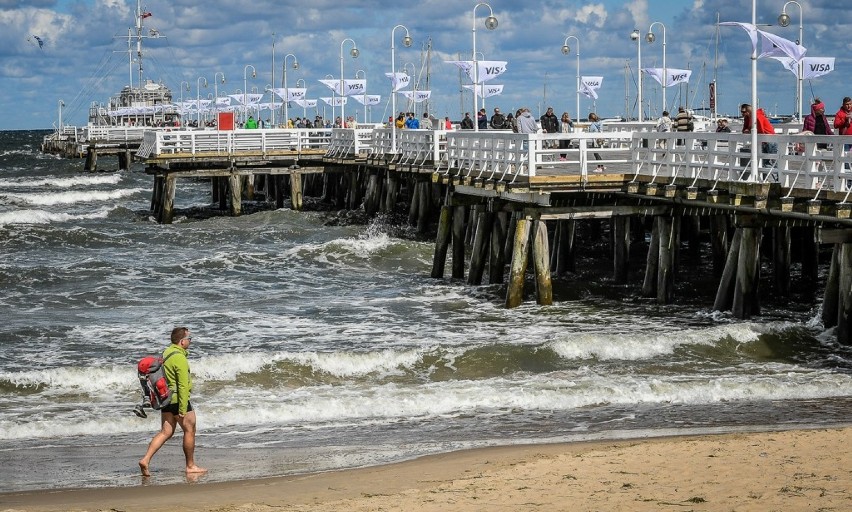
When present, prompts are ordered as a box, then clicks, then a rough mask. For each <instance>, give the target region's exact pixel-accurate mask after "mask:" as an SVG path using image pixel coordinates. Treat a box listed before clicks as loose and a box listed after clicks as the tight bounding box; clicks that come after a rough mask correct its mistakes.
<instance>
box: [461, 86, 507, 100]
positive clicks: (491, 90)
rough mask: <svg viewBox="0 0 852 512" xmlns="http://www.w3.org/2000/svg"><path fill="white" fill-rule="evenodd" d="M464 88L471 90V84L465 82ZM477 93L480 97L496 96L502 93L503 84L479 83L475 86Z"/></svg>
mask: <svg viewBox="0 0 852 512" xmlns="http://www.w3.org/2000/svg"><path fill="white" fill-rule="evenodd" d="M464 88H465V89H470V90H471V91H472V90H473V84H467V85H465V86H464ZM477 93H478V94H479V96H480V97H481V98H490V97H491V96H497V95H499V94H502V93H503V86H502V85H497V84H480V85H479V86H478V87H477Z"/></svg>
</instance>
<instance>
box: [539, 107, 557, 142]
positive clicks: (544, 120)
mask: <svg viewBox="0 0 852 512" xmlns="http://www.w3.org/2000/svg"><path fill="white" fill-rule="evenodd" d="M539 121H541V129H542V130H544V133H559V118H558V117H556V114H554V113H553V107H547V112H545V113H544V115H543V116H541V118H540V119H539ZM544 146H545V147H552V145H551V144H550V141H545V142H544Z"/></svg>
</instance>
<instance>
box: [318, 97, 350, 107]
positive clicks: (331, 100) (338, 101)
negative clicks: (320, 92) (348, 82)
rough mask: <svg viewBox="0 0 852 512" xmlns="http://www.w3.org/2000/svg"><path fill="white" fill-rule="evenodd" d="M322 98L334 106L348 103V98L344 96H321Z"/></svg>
mask: <svg viewBox="0 0 852 512" xmlns="http://www.w3.org/2000/svg"><path fill="white" fill-rule="evenodd" d="M320 99H321V100H323V101H324V102H326V103H327V104H329V105H331V106H332V107H340V106H342V105H346V100H347V99H348V98H344V97H343V96H335V97H334V98H320Z"/></svg>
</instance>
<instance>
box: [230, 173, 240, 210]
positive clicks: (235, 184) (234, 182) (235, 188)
mask: <svg viewBox="0 0 852 512" xmlns="http://www.w3.org/2000/svg"><path fill="white" fill-rule="evenodd" d="M242 182H243V180H242V178H241V176H240V175H239V174H231V175H230V176H228V185H229V188H230V192H231V194H230V207H231V215H233V216H235V217H236V216H239V215H240V214H241V213H242V208H243V194H242V190H241V188H242Z"/></svg>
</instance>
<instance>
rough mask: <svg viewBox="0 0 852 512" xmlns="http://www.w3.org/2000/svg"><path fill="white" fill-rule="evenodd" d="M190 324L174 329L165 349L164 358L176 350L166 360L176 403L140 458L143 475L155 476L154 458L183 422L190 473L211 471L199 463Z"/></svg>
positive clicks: (165, 413) (162, 417) (164, 411)
mask: <svg viewBox="0 0 852 512" xmlns="http://www.w3.org/2000/svg"><path fill="white" fill-rule="evenodd" d="M189 334H190V333H189V329H188V328H186V327H175V328H174V329H172V337H171V342H172V343H171V345H169V346H168V347H166V349H165V350H164V351H163V359H165V358H166V357H167V356H169V355H170V354H172V353H174V355H173V356H172V357H169V358H168V360H166V361H165V362H164V363H163V369H164V371H165V374H166V381H167V382H168V383H169V389H171V390H172V402H171V404H169V405H167V406H166V407H165V408H163V409H162V410H161V411H160V413H161V414H160V424H161V427H160V431H159V432H157V434H156V435H155V436H154V438H153V439H151V443H150V444H148V451H147V452H145V456H144V457H142V459H141V460H139V469H140V470H141V471H142V476H151V471H150V468H149V466H150V464H151V458H152V457H153V456H154V454H155V453H157V450H159V449H160V448H162V446H163V445H164V444H165V443H166V441H168V440H169V439H171V437H172V435H174V433H175V425H180V428H181V430H182V431H183V454H184V456H185V457H186V473H187V474H198V473H204V472H206V471H207V470H206V469H204V468H200V467H198V466H196V465H195V411H193V410H192V404H191V403H190V401H189V395H190V393H191V392H192V377H191V376H190V373H189V361H188V360H187V355H188V354H189V344H190V343H191V342H192V337H191V336H190V335H189Z"/></svg>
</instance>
